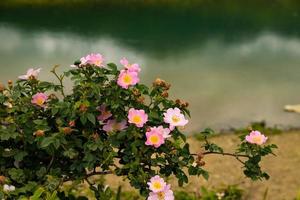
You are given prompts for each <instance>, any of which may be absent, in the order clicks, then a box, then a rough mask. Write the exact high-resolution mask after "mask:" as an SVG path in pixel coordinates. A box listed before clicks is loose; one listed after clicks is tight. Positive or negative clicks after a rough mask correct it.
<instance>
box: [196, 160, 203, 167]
mask: <svg viewBox="0 0 300 200" xmlns="http://www.w3.org/2000/svg"><path fill="white" fill-rule="evenodd" d="M197 164H198V166H200V167H202V166H204V165H205V162H204V161H203V160H201V161H197Z"/></svg>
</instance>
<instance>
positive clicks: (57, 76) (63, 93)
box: [51, 65, 66, 97]
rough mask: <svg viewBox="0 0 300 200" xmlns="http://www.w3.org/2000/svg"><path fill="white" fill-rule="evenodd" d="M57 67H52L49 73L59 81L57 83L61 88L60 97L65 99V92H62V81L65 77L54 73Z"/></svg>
mask: <svg viewBox="0 0 300 200" xmlns="http://www.w3.org/2000/svg"><path fill="white" fill-rule="evenodd" d="M58 67H59V65H55V66H54V67H53V69H52V70H51V72H52V73H53V74H54V75H55V76H56V78H57V79H58V80H59V83H60V87H61V89H60V91H61V94H62V96H63V97H66V96H65V92H64V85H63V79H64V77H65V75H60V76H59V75H58V74H57V73H56V68H58Z"/></svg>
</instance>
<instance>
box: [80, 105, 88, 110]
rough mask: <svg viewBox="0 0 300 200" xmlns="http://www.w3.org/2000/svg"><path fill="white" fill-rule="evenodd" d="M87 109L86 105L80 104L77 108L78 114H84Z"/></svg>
mask: <svg viewBox="0 0 300 200" xmlns="http://www.w3.org/2000/svg"><path fill="white" fill-rule="evenodd" d="M87 109H88V107H87V106H86V105H84V104H81V105H80V107H79V111H80V112H86V111H87Z"/></svg>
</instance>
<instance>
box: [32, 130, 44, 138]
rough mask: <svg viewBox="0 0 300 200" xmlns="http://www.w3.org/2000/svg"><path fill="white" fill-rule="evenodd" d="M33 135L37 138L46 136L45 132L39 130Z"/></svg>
mask: <svg viewBox="0 0 300 200" xmlns="http://www.w3.org/2000/svg"><path fill="white" fill-rule="evenodd" d="M33 135H34V136H36V137H42V136H44V135H45V131H43V130H37V131H35V132H34V133H33Z"/></svg>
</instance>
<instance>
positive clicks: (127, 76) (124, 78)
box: [123, 74, 132, 84]
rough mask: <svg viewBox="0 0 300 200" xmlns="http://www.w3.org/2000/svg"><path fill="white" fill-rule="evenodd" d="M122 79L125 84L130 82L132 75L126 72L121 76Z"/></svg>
mask: <svg viewBox="0 0 300 200" xmlns="http://www.w3.org/2000/svg"><path fill="white" fill-rule="evenodd" d="M123 81H124V83H126V84H130V83H131V82H132V77H131V76H130V75H128V74H126V75H125V76H124V77H123Z"/></svg>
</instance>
